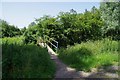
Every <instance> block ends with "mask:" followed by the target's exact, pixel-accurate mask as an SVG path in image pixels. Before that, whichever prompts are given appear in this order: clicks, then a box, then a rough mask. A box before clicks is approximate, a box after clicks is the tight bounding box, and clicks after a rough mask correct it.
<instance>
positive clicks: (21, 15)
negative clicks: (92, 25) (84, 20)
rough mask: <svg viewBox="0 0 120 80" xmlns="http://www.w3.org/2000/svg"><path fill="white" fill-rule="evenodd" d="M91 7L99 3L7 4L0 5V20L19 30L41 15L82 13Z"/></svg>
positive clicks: (6, 2) (4, 2)
mask: <svg viewBox="0 0 120 80" xmlns="http://www.w3.org/2000/svg"><path fill="white" fill-rule="evenodd" d="M93 6H95V7H96V8H99V6H100V3H99V2H14V1H13V2H9V0H8V1H5V0H4V1H2V2H1V3H0V19H3V20H5V21H7V22H8V23H9V24H11V25H15V26H17V27H19V28H23V27H27V26H28V25H29V24H30V23H31V22H33V21H35V18H40V17H42V16H43V15H51V16H56V15H57V14H58V13H59V12H61V11H63V12H66V11H69V10H70V9H74V10H76V11H77V12H78V13H82V12H84V11H85V9H87V10H90V9H91V8H92V7H93Z"/></svg>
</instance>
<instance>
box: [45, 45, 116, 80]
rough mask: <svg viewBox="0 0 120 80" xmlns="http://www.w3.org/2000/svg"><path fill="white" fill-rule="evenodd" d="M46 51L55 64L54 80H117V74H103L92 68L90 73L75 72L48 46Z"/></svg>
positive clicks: (103, 72)
mask: <svg viewBox="0 0 120 80" xmlns="http://www.w3.org/2000/svg"><path fill="white" fill-rule="evenodd" d="M47 49H48V53H49V54H50V56H51V59H52V60H53V61H54V62H55V63H56V67H57V70H56V73H55V79H54V80H60V78H66V79H67V80H93V78H96V79H94V80H106V78H114V79H111V80H118V79H117V78H118V74H115V73H110V72H105V71H104V70H103V69H99V70H96V69H95V68H93V70H92V71H91V72H84V71H76V70H75V69H74V68H70V67H68V66H67V65H65V64H64V63H63V62H62V61H61V60H60V59H59V58H58V57H57V54H56V53H55V52H54V51H53V50H52V49H51V48H50V47H49V46H47ZM115 69H118V68H115ZM83 78H86V79H83ZM98 78H99V79H98ZM115 78H116V79H115ZM66 79H65V80H66Z"/></svg>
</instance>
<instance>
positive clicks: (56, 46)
mask: <svg viewBox="0 0 120 80" xmlns="http://www.w3.org/2000/svg"><path fill="white" fill-rule="evenodd" d="M45 38H48V40H47V42H49V43H50V44H51V45H52V46H54V47H55V48H56V51H57V49H58V41H56V40H54V39H53V38H50V37H48V36H45ZM49 40H52V41H54V42H55V43H56V45H55V44H53V43H51V42H50V41H49Z"/></svg>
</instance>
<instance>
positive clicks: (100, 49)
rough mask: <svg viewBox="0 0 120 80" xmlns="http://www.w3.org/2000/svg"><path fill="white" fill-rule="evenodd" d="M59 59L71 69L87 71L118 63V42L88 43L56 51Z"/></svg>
mask: <svg viewBox="0 0 120 80" xmlns="http://www.w3.org/2000/svg"><path fill="white" fill-rule="evenodd" d="M58 54H59V58H60V59H61V60H62V61H63V62H65V63H66V64H68V65H69V66H71V67H74V68H76V69H78V70H84V71H89V70H90V69H91V68H94V67H101V66H105V65H112V64H115V63H116V62H118V42H117V41H112V40H109V39H103V40H98V41H88V42H85V43H81V44H76V45H75V46H71V47H69V46H68V48H66V49H60V50H59V51H58Z"/></svg>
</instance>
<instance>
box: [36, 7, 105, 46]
mask: <svg viewBox="0 0 120 80" xmlns="http://www.w3.org/2000/svg"><path fill="white" fill-rule="evenodd" d="M102 25H103V22H102V19H101V18H100V11H99V10H98V9H96V8H95V7H94V8H93V9H92V10H91V11H86V12H85V13H84V14H81V13H77V12H76V11H74V10H73V9H72V10H70V12H60V13H59V15H58V16H57V17H51V16H43V17H41V18H40V19H38V27H39V28H40V30H41V37H43V35H44V36H49V37H50V38H53V39H55V40H57V41H58V42H59V43H60V44H59V47H66V46H67V45H73V44H75V43H81V41H86V40H89V39H99V38H101V27H102Z"/></svg>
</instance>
